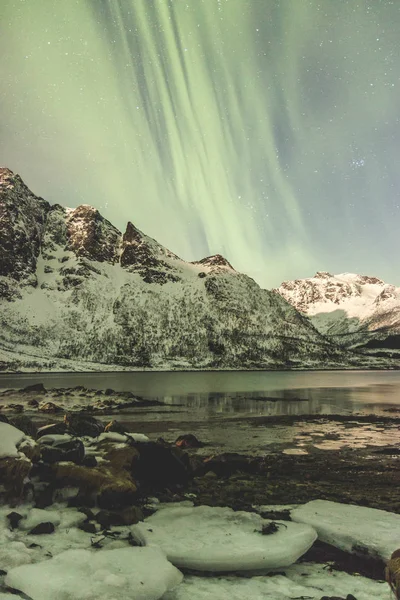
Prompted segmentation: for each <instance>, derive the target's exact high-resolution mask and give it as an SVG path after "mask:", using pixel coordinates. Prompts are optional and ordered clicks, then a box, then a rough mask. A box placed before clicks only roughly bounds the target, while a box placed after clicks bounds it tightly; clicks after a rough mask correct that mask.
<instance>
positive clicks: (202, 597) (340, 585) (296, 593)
mask: <svg viewBox="0 0 400 600" xmlns="http://www.w3.org/2000/svg"><path fill="white" fill-rule="evenodd" d="M348 594H353V596H354V597H355V598H357V600H377V599H378V598H379V599H382V600H383V599H386V598H388V599H389V597H390V592H389V588H388V586H387V584H386V583H384V582H378V581H372V580H371V579H367V578H366V577H361V576H354V575H348V574H347V573H341V572H339V571H329V570H328V569H327V566H326V565H314V564H311V563H304V564H300V565H293V566H292V567H289V568H288V569H285V574H284V575H273V576H271V577H251V578H250V579H248V578H241V577H234V576H230V577H194V576H186V577H185V579H184V581H183V583H182V584H181V585H180V586H179V587H177V588H176V589H175V590H174V591H171V592H168V593H167V594H165V596H163V600H209V599H212V600H243V599H245V598H247V599H248V600H266V599H267V598H270V599H271V600H289V599H290V600H292V599H293V598H298V599H300V598H304V599H306V598H307V600H320V598H321V597H322V596H335V597H342V598H346V596H347V595H348Z"/></svg>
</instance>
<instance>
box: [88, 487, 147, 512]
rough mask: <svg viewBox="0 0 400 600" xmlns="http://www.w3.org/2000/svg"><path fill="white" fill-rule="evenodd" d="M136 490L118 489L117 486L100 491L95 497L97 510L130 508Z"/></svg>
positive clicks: (134, 498)
mask: <svg viewBox="0 0 400 600" xmlns="http://www.w3.org/2000/svg"><path fill="white" fill-rule="evenodd" d="M136 496H137V492H136V490H133V489H132V490H129V489H119V488H118V486H109V487H105V488H103V489H101V490H100V492H99V494H98V495H97V505H98V507H99V508H105V509H108V510H120V509H122V508H126V507H127V506H131V505H132V504H133V503H134V501H135V500H136Z"/></svg>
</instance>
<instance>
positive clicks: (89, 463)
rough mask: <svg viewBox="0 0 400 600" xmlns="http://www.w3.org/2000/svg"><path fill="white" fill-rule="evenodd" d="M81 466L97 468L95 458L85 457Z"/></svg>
mask: <svg viewBox="0 0 400 600" xmlns="http://www.w3.org/2000/svg"><path fill="white" fill-rule="evenodd" d="M82 465H83V466H84V467H97V459H96V457H95V456H85V458H84V459H83V461H82Z"/></svg>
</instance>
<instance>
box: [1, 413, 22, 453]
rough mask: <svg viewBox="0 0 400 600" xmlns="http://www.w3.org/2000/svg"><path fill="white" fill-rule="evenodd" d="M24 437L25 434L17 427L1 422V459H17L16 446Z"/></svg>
mask: <svg viewBox="0 0 400 600" xmlns="http://www.w3.org/2000/svg"><path fill="white" fill-rule="evenodd" d="M24 437H25V434H24V433H23V432H22V431H20V430H19V429H17V428H16V427H13V426H12V425H9V424H8V423H2V422H0V458H17V457H18V456H19V453H18V450H17V448H16V446H17V444H19V442H20V441H21V440H22V439H23V438H24Z"/></svg>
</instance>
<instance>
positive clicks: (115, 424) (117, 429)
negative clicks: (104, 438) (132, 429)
mask: <svg viewBox="0 0 400 600" xmlns="http://www.w3.org/2000/svg"><path fill="white" fill-rule="evenodd" d="M104 431H105V433H108V432H111V431H112V432H114V433H122V434H124V433H126V432H127V429H126V427H124V425H122V423H120V422H119V421H116V420H115V419H114V420H113V421H110V422H109V423H107V425H106V426H105V427H104Z"/></svg>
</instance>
